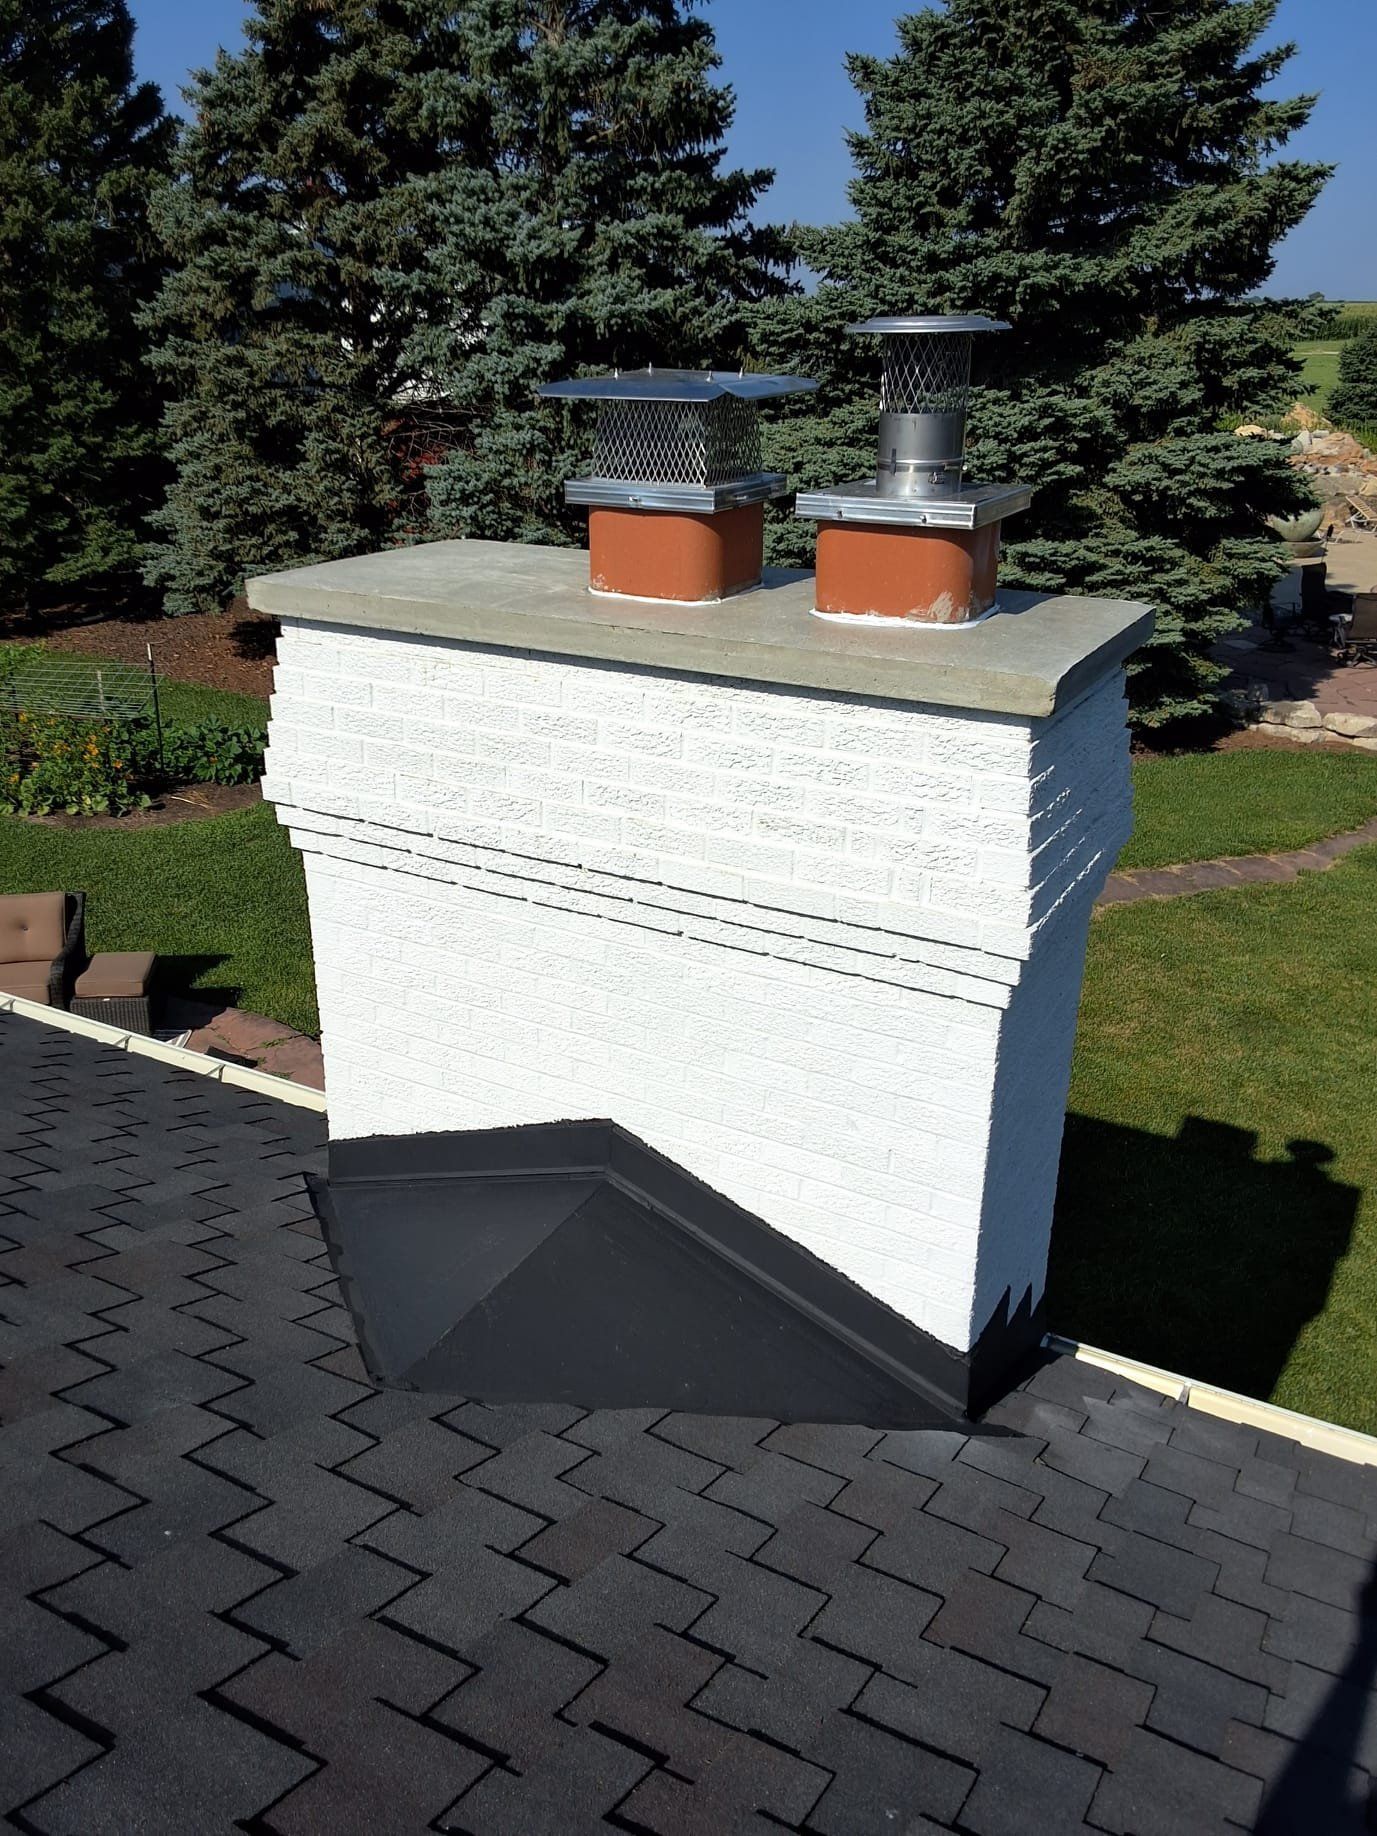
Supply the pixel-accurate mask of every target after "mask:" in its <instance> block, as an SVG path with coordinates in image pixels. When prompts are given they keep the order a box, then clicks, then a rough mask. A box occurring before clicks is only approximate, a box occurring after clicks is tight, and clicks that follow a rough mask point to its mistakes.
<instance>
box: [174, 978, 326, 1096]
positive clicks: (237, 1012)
mask: <svg viewBox="0 0 1377 1836" xmlns="http://www.w3.org/2000/svg"><path fill="white" fill-rule="evenodd" d="M162 1021H163V1024H162V1027H161V1028H160V1029H159V1030H160V1031H161V1032H162V1033H163V1034H165V1035H166V1034H169V1033H183V1032H186V1033H189V1035H190V1037H189V1038H188V1039H187V1040H186V1044H187V1045H188V1046H189V1047H190V1048H191V1050H192V1051H193V1052H204V1053H206V1055H207V1056H208V1057H210V1058H224V1059H228V1060H229V1062H230V1063H231V1064H236V1065H252V1066H253V1067H254V1069H255V1070H258V1071H267V1072H270V1073H271V1074H272V1076H274V1077H285V1078H290V1079H291V1080H292V1082H293V1083H297V1084H308V1085H309V1086H310V1087H311V1089H312V1090H323V1089H324V1088H325V1073H324V1069H323V1065H322V1060H321V1053H320V1041H319V1040H318V1039H312V1038H310V1037H309V1035H308V1034H305V1033H297V1032H294V1031H293V1030H292V1028H291V1027H289V1026H284V1025H283V1024H282V1022H281V1021H280V1020H269V1019H268V1018H267V1017H266V1016H265V1015H263V1014H250V1013H246V1012H245V1011H244V1010H243V1009H242V1008H239V1007H225V1006H222V1005H220V1004H218V1003H216V1002H213V1001H198V1000H196V999H195V998H194V997H192V996H190V995H169V996H168V997H167V999H166V1001H165V1002H164V1003H163V1014H162Z"/></svg>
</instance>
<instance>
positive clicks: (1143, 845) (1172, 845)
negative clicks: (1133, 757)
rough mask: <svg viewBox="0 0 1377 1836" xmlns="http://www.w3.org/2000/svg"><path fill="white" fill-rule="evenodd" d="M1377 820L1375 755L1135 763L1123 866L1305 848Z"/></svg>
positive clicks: (1261, 755) (1200, 755) (1189, 756)
mask: <svg viewBox="0 0 1377 1836" xmlns="http://www.w3.org/2000/svg"><path fill="white" fill-rule="evenodd" d="M1370 816H1377V754H1372V753H1366V752H1356V751H1353V752H1290V751H1283V750H1282V749H1281V748H1278V749H1277V750H1276V751H1275V752H1273V751H1264V750H1262V749H1261V748H1259V749H1258V750H1256V751H1253V750H1248V751H1238V752H1194V753H1184V754H1182V755H1181V756H1180V757H1179V758H1161V759H1151V758H1148V759H1139V760H1137V761H1136V762H1135V764H1134V768H1133V819H1134V826H1133V835H1132V837H1131V838H1130V840H1129V844H1128V846H1127V847H1126V848H1125V849H1124V852H1123V854H1122V856H1121V857H1120V861H1119V865H1120V866H1121V867H1126V868H1132V867H1168V866H1170V865H1172V863H1173V862H1175V861H1208V860H1214V859H1216V858H1218V857H1220V856H1222V855H1229V854H1267V853H1271V852H1272V851H1273V850H1275V849H1279V848H1304V847H1306V846H1307V845H1308V844H1309V843H1310V842H1313V841H1319V839H1320V838H1321V837H1322V836H1325V835H1337V834H1339V833H1340V832H1341V831H1343V830H1344V829H1356V828H1357V827H1358V826H1359V825H1360V824H1361V823H1364V822H1366V821H1367V819H1368V818H1369V817H1370Z"/></svg>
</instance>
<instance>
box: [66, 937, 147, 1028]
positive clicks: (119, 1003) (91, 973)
mask: <svg viewBox="0 0 1377 1836" xmlns="http://www.w3.org/2000/svg"><path fill="white" fill-rule="evenodd" d="M157 964H158V959H157V957H156V956H155V955H154V954H153V952H152V951H151V950H105V951H98V952H97V954H96V955H95V956H93V957H92V958H91V961H90V963H89V965H88V966H87V967H86V968H85V969H84V970H83V971H82V972H81V974H80V975H79V976H78V977H77V981H76V988H75V990H74V992H73V995H72V1012H73V1013H74V1014H81V1015H82V1016H84V1018H86V1019H87V1020H104V1021H106V1022H107V1023H108V1024H109V1025H110V1026H119V1027H123V1028H124V1030H125V1031H126V1032H129V1033H150V1034H151V1033H152V1031H153V976H154V972H155V970H156V969H157Z"/></svg>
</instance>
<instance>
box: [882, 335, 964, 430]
mask: <svg viewBox="0 0 1377 1836" xmlns="http://www.w3.org/2000/svg"><path fill="white" fill-rule="evenodd" d="M970 386H971V335H970V333H969V332H964V333H961V334H960V335H958V336H957V337H954V338H922V337H917V338H889V339H887V340H886V342H885V351H884V370H883V373H882V374H881V377H880V409H881V412H882V413H885V414H963V413H964V412H965V409H966V403H967V399H968V397H969V395H970Z"/></svg>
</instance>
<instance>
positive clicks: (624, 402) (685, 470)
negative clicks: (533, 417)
mask: <svg viewBox="0 0 1377 1836" xmlns="http://www.w3.org/2000/svg"><path fill="white" fill-rule="evenodd" d="M817 386H818V385H817V384H816V383H815V382H814V381H813V380H812V378H811V377H807V376H766V375H762V374H755V373H752V372H750V371H746V370H657V369H651V368H647V369H644V370H629V371H625V372H617V373H614V374H613V375H611V376H579V377H571V378H569V379H568V380H566V381H563V382H552V383H546V384H545V385H544V386H543V387H542V388H541V391H540V393H541V394H542V395H543V396H547V397H554V398H556V399H562V400H564V401H592V402H596V403H597V405H598V425H597V432H596V434H595V436H594V445H593V473H592V476H591V477H588V478H571V479H570V480H569V481H568V483H567V484H566V485H565V487H564V498H565V502H566V503H570V504H588V505H593V506H602V507H604V508H609V509H611V508H626V509H633V510H672V511H679V512H688V513H691V514H705V513H706V514H709V515H713V514H716V513H718V512H720V511H723V510H733V509H738V508H740V507H742V506H743V505H746V504H758V503H764V502H765V501H766V500H767V499H768V498H771V497H782V496H783V495H784V493H785V491H786V489H787V488H788V480H787V479H786V478H785V476H784V474H783V473H782V472H768V471H766V470H765V467H764V461H763V458H762V455H761V443H760V413H759V410H760V404H761V403H762V402H765V401H771V400H773V399H775V398H776V397H778V396H782V395H796V394H799V393H800V392H801V391H804V390H808V389H816V388H817Z"/></svg>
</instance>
